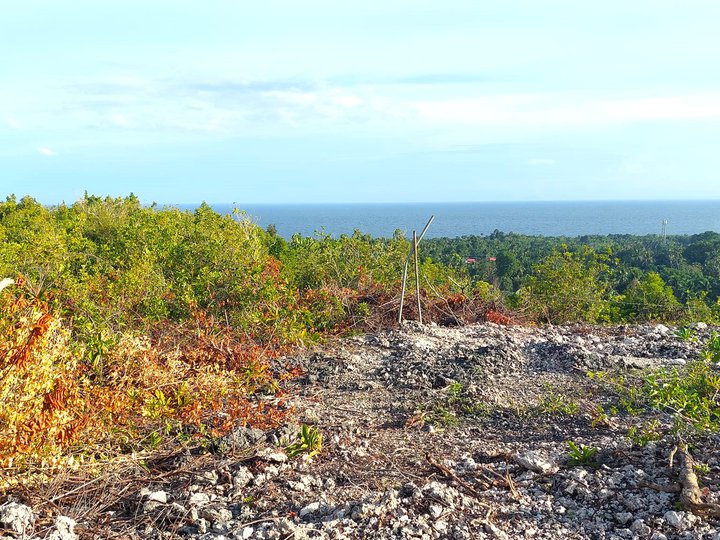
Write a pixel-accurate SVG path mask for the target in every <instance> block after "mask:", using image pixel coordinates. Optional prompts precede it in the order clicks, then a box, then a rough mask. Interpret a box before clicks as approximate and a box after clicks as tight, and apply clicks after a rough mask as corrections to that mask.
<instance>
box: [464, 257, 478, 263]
mask: <svg viewBox="0 0 720 540" xmlns="http://www.w3.org/2000/svg"><path fill="white" fill-rule="evenodd" d="M476 262H477V260H475V259H474V258H473V257H468V258H467V259H465V264H473V263H476Z"/></svg>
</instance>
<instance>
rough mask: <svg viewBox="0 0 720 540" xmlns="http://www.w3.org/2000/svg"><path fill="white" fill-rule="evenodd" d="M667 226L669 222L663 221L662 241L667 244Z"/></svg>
mask: <svg viewBox="0 0 720 540" xmlns="http://www.w3.org/2000/svg"><path fill="white" fill-rule="evenodd" d="M667 224H668V220H667V219H663V220H662V239H663V242H665V240H666V239H667Z"/></svg>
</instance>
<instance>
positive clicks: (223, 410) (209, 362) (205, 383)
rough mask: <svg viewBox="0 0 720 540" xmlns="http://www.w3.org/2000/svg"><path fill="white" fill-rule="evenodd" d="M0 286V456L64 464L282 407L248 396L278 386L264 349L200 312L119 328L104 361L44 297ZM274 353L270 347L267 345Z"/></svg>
mask: <svg viewBox="0 0 720 540" xmlns="http://www.w3.org/2000/svg"><path fill="white" fill-rule="evenodd" d="M18 290H19V291H20V292H19V293H16V294H15V295H11V294H8V292H7V291H5V292H3V293H2V294H0V336H1V337H2V339H1V340H0V466H2V467H11V466H12V467H15V468H17V469H18V470H22V469H24V468H27V467H28V466H31V465H38V464H48V465H51V466H58V465H62V464H63V463H64V462H65V461H64V460H66V459H67V458H68V457H70V454H71V453H72V452H75V453H77V452H80V453H84V454H86V455H92V454H94V453H95V451H96V450H102V454H104V455H107V454H108V452H111V453H112V451H113V450H115V451H122V450H128V449H133V450H135V449H138V448H142V440H143V439H144V438H145V437H146V436H147V435H148V434H149V433H153V432H154V433H158V432H163V433H165V434H166V435H174V434H175V435H176V434H178V433H184V436H185V438H187V437H188V436H190V437H192V436H193V435H195V436H208V435H210V436H212V435H220V434H222V433H225V432H227V431H228V430H230V429H232V428H233V427H235V426H236V425H238V424H246V425H254V426H258V427H272V426H275V425H277V424H279V423H280V422H281V421H282V420H283V419H284V417H285V414H286V412H285V411H284V410H283V407H282V405H281V404H280V405H279V406H278V399H277V396H276V399H274V400H273V405H268V404H267V403H266V402H265V401H263V400H259V399H257V398H256V397H254V394H255V393H256V392H258V391H260V392H263V391H270V392H277V390H278V383H277V380H276V379H275V375H274V374H273V373H272V372H271V370H270V369H269V366H268V364H267V363H266V362H265V361H264V360H262V358H263V357H264V356H267V354H269V353H268V352H267V351H265V350H264V349H263V348H262V347H260V346H259V345H257V344H255V343H253V342H252V340H250V339H248V340H247V341H245V342H238V341H237V340H233V339H231V338H229V337H228V335H227V334H223V332H222V330H219V329H218V327H217V326H216V325H215V324H214V323H213V322H212V321H208V320H207V319H203V318H199V320H200V321H202V322H199V323H198V324H196V325H195V326H194V328H192V329H190V328H191V327H189V326H188V327H187V328H183V327H165V328H163V329H162V330H160V331H158V333H157V335H156V337H155V339H154V340H153V341H152V342H151V340H150V339H149V338H148V337H138V336H134V335H122V336H119V337H117V345H116V346H115V347H114V348H113V349H112V350H111V351H106V352H105V354H104V355H103V358H102V362H101V363H96V364H93V365H88V364H87V363H86V362H84V361H83V357H84V356H85V354H84V350H83V348H82V347H80V346H78V345H77V344H76V346H75V347H71V344H70V333H69V331H68V330H67V329H66V328H64V327H63V324H62V321H61V320H60V319H58V318H56V317H55V316H54V315H53V314H52V313H51V312H50V310H49V309H48V306H47V305H46V304H45V303H44V302H41V301H39V300H37V299H36V298H33V297H31V296H28V295H27V293H26V292H25V289H24V284H23V282H22V280H19V288H18ZM275 352H276V353H277V352H278V351H275Z"/></svg>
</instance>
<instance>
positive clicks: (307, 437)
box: [285, 424, 322, 458]
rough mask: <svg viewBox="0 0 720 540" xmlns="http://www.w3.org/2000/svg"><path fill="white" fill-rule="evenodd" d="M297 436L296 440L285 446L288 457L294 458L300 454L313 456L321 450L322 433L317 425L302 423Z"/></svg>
mask: <svg viewBox="0 0 720 540" xmlns="http://www.w3.org/2000/svg"><path fill="white" fill-rule="evenodd" d="M298 438H299V440H298V441H296V442H294V443H292V444H290V445H288V446H286V447H285V452H286V453H287V455H288V457H289V458H295V457H297V456H299V455H300V454H307V455H308V457H313V456H314V455H316V454H318V453H320V451H321V450H322V433H320V430H319V429H318V428H317V427H315V426H306V425H305V424H303V425H302V426H300V432H299V433H298Z"/></svg>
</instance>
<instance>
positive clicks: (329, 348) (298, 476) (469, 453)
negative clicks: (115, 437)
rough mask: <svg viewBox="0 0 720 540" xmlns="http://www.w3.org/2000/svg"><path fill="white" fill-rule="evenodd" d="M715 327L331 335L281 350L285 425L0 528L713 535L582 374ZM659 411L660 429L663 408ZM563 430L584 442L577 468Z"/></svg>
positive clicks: (13, 507) (633, 366)
mask: <svg viewBox="0 0 720 540" xmlns="http://www.w3.org/2000/svg"><path fill="white" fill-rule="evenodd" d="M711 330H712V329H710V328H707V327H705V326H704V325H699V327H696V328H695V330H694V334H695V337H694V338H693V339H690V340H683V339H681V338H680V337H678V336H677V335H676V333H675V332H674V329H670V328H667V327H664V326H661V325H658V326H643V327H629V326H628V327H610V328H605V327H584V326H583V327H580V326H574V327H544V328H531V327H520V326H514V327H503V326H497V325H494V324H489V323H488V324H480V325H473V326H467V327H458V328H444V327H437V326H426V327H421V326H419V325H416V324H413V323H409V324H406V325H405V326H403V327H402V329H400V330H393V331H388V332H385V333H382V334H378V335H369V336H357V337H353V338H349V339H344V340H341V341H337V342H335V343H332V344H328V345H326V346H325V347H323V348H322V349H321V350H317V351H308V352H307V354H304V355H301V356H299V357H297V358H293V359H291V362H292V363H293V364H299V365H300V366H301V367H302V368H303V369H304V375H303V377H302V378H301V379H300V380H298V381H296V382H295V383H294V387H293V388H291V389H290V391H289V393H288V395H289V396H292V397H291V398H290V400H291V404H292V405H293V407H294V408H295V410H296V420H297V425H289V426H286V427H285V428H283V429H281V430H276V431H274V432H270V433H265V432H262V431H257V430H252V429H241V430H238V431H237V432H235V433H234V434H233V436H232V437H228V438H227V439H226V440H224V441H221V443H220V444H219V445H218V448H217V449H216V452H215V453H213V454H207V453H205V454H202V455H190V454H187V455H186V454H177V455H168V456H165V457H164V458H163V460H164V463H163V466H164V467H165V469H166V470H167V473H166V474H161V475H158V476H157V477H156V478H155V479H154V480H153V481H148V482H147V483H146V485H143V486H142V487H141V488H140V489H138V486H137V483H133V482H130V481H129V480H128V481H125V482H123V475H122V474H121V475H119V476H118V477H117V478H114V479H109V478H105V479H103V480H101V481H96V482H95V483H94V484H88V485H83V484H80V485H78V486H77V488H75V490H76V491H74V492H73V490H72V489H69V488H68V487H67V484H64V485H63V488H62V490H59V491H58V493H57V495H56V496H54V497H51V496H49V495H44V497H45V499H44V500H41V501H38V500H37V497H36V498H35V499H34V498H33V497H32V496H31V494H28V496H27V497H25V498H23V497H17V498H16V499H10V500H8V501H7V502H6V503H5V504H3V505H2V506H0V527H3V526H4V532H2V533H0V534H4V535H5V536H4V538H50V539H53V540H71V539H73V538H78V537H79V538H98V539H99V538H123V539H126V540H130V539H133V540H135V539H145V538H147V539H155V538H158V539H159V538H192V539H200V538H201V539H205V540H211V539H212V540H223V539H249V538H257V539H268V540H269V539H291V538H293V539H305V538H327V539H341V538H351V539H356V538H357V539H360V538H388V539H390V538H407V539H411V538H417V539H440V538H453V539H484V538H488V539H490V538H493V539H495V538H497V539H506V538H507V539H514V538H519V539H520V538H532V539H580V538H597V539H633V538H638V539H645V538H647V539H655V540H661V539H666V538H667V539H708V540H709V539H717V540H720V521H719V520H718V519H716V518H712V517H708V516H706V517H699V516H697V515H695V514H693V513H691V512H688V511H687V510H685V509H683V508H682V506H681V505H679V504H678V494H677V493H675V492H671V491H670V490H669V486H671V485H673V484H674V483H675V482H676V475H675V470H676V468H671V467H670V454H671V450H672V448H673V442H672V441H671V440H669V438H667V437H666V438H664V439H661V440H658V441H650V442H647V444H644V445H640V444H637V443H638V441H637V440H636V441H635V443H636V444H633V441H631V440H630V439H629V438H628V437H627V434H628V430H629V428H631V427H632V426H642V425H643V423H646V422H647V420H648V417H647V413H642V414H640V413H638V414H637V415H629V414H627V413H623V412H619V411H616V410H615V409H614V408H613V405H614V404H615V401H616V398H615V397H614V396H613V393H612V392H611V391H609V390H608V388H607V387H606V386H605V385H603V384H602V383H600V382H598V380H597V378H592V377H588V372H598V371H602V372H615V373H624V374H627V373H634V372H637V371H638V370H642V369H652V368H655V367H661V366H678V365H683V364H685V363H686V362H687V361H688V360H691V359H694V358H696V357H697V356H698V354H699V353H700V350H701V349H702V346H703V342H704V341H705V340H706V339H707V338H708V337H709V336H710V333H711ZM600 406H602V407H603V411H605V412H604V413H600V412H599V409H598V407H600ZM654 418H655V420H656V421H657V424H656V425H655V428H656V430H657V431H658V432H662V431H663V427H664V425H665V423H667V422H668V421H669V417H667V418H666V417H664V416H663V415H661V414H656V415H654ZM303 424H304V425H311V426H317V428H318V430H319V431H320V433H322V435H323V444H322V450H321V452H320V453H318V454H317V455H315V456H314V457H312V458H307V455H306V454H305V455H301V456H299V457H295V458H293V459H290V458H288V456H287V455H286V452H284V450H283V449H284V448H285V447H286V446H287V445H288V444H289V443H290V442H292V440H294V438H295V437H296V433H297V431H298V426H299V425H303ZM641 429H642V428H641ZM649 438H652V437H649ZM568 441H572V442H574V443H576V444H577V445H586V446H587V447H588V448H592V449H596V450H597V453H596V454H595V455H593V456H592V458H591V459H588V460H587V461H588V463H586V464H580V465H576V466H573V463H572V460H571V459H570V458H571V457H572V456H571V455H570V452H569V447H568V444H567V442H568ZM643 442H645V441H643ZM719 443H720V439H719V438H717V437H715V436H708V437H706V438H705V439H704V440H703V441H702V444H699V445H697V446H695V447H692V448H691V452H692V454H693V456H694V458H695V459H696V461H697V462H698V463H699V464H700V467H698V471H699V476H700V484H701V487H703V488H704V490H705V492H704V496H705V500H706V502H708V503H713V502H720V485H718V484H720V474H719V473H720V461H718V457H719V454H718V446H719ZM153 466H154V468H155V469H157V466H158V464H157V463H154V464H153ZM132 474H134V473H132V471H126V472H125V476H127V477H128V478H129V477H130V476H132ZM663 486H665V487H666V489H665V490H663V489H662V487H663ZM81 492H84V493H87V494H88V495H86V496H84V497H78V493H81ZM91 510H92V511H91ZM87 516H92V518H91V519H90V518H88V517H87ZM0 538H3V537H2V536H0Z"/></svg>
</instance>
